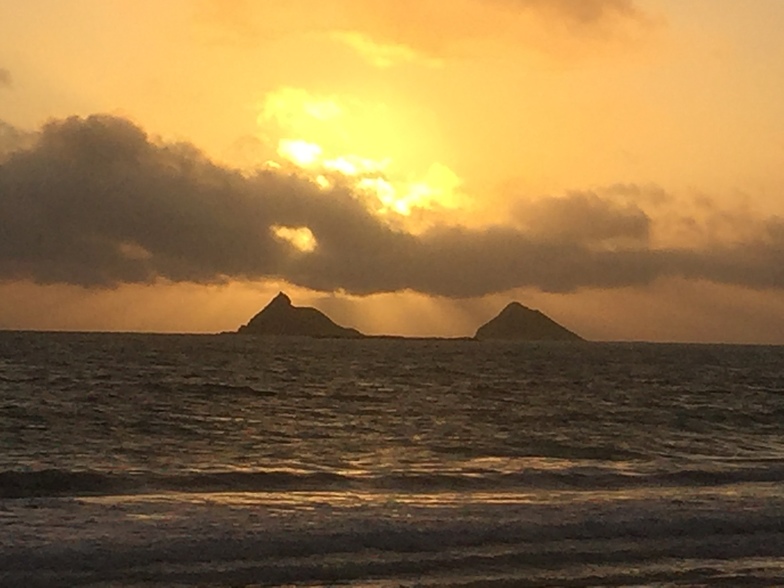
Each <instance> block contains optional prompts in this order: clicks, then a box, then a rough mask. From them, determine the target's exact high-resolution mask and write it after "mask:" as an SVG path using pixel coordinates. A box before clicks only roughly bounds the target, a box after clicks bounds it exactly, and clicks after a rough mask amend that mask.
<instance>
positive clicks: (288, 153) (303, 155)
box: [278, 139, 322, 167]
mask: <svg viewBox="0 0 784 588" xmlns="http://www.w3.org/2000/svg"><path fill="white" fill-rule="evenodd" d="M321 154H322V149H321V147H319V146H318V145H316V144H315V143H309V142H307V141H303V140H302V139H281V140H280V142H279V143H278V155H280V156H281V157H284V158H286V159H288V160H289V161H290V162H292V163H294V164H296V165H298V166H300V167H312V166H314V165H316V164H317V163H319V162H320V160H321Z"/></svg>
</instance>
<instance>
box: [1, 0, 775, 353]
mask: <svg viewBox="0 0 784 588" xmlns="http://www.w3.org/2000/svg"><path fill="white" fill-rule="evenodd" d="M0 23H2V34H1V35H0V301H1V303H0V328H26V329H72V330H84V329H86V330H93V329H101V330H103V329H108V330H144V331H186V332H203V331H206V332H211V331H222V330H234V329H236V328H237V327H238V326H239V325H240V324H241V323H244V322H246V321H247V320H248V318H250V316H252V315H253V314H254V313H255V312H256V311H258V310H259V308H261V307H262V306H263V305H264V304H266V302H267V301H268V300H269V298H271V297H272V296H273V295H274V294H275V293H277V291H278V290H281V289H283V290H285V291H286V292H288V293H289V294H290V296H291V297H292V299H293V301H294V303H295V304H297V305H314V306H316V307H318V308H320V309H322V310H324V311H325V312H327V313H328V314H329V315H330V316H331V317H332V318H333V319H335V320H336V321H337V322H339V323H341V324H344V325H347V326H354V327H356V328H359V329H360V330H362V331H365V332H369V333H398V334H410V335H446V336H452V335H470V334H472V333H473V331H474V330H475V329H476V327H477V326H479V325H480V324H481V323H482V322H484V321H486V320H487V319H489V318H490V317H491V316H492V315H494V314H495V313H497V312H498V310H500V309H501V308H502V307H503V306H504V305H505V304H506V303H507V302H509V301H510V300H518V301H520V302H522V303H523V304H526V305H527V306H530V307H534V308H539V309H541V310H542V311H543V312H545V313H546V314H548V315H550V316H551V317H553V318H554V319H555V320H557V321H558V322H560V323H562V324H564V325H566V326H567V327H569V328H570V329H572V330H574V331H576V332H578V333H580V334H581V335H583V336H585V337H587V338H592V339H601V340H626V339H645V340H655V341H716V342H757V343H778V344H784V100H782V98H781V97H782V96H784V36H782V35H781V31H782V30H784V2H781V1H780V0H754V1H753V2H748V1H745V0H452V1H450V2H445V1H442V0H395V1H392V0H320V1H318V2H316V1H314V0H290V1H288V2H274V1H272V0H256V1H253V0H167V1H166V2H159V1H153V0H134V1H130V0H79V1H77V2H64V1H62V0H27V1H26V2H12V1H3V0H0Z"/></svg>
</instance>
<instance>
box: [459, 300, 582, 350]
mask: <svg viewBox="0 0 784 588" xmlns="http://www.w3.org/2000/svg"><path fill="white" fill-rule="evenodd" d="M474 339H477V340H479V341H485V340H488V339H506V340H515V341H583V338H582V337H580V336H579V335H577V334H576V333H573V332H572V331H570V330H569V329H567V328H566V327H562V326H561V325H559V324H558V323H556V322H555V321H554V320H553V319H551V318H550V317H548V316H545V315H544V314H542V313H541V312H539V311H538V310H531V309H530V308H528V307H526V306H523V305H522V304H520V303H519V302H511V303H510V304H508V305H507V306H506V308H504V309H503V310H502V311H501V312H500V314H499V315H498V316H496V317H495V318H494V319H492V320H490V321H488V322H486V323H485V324H484V325H482V326H481V327H479V329H477V331H476V334H475V335H474Z"/></svg>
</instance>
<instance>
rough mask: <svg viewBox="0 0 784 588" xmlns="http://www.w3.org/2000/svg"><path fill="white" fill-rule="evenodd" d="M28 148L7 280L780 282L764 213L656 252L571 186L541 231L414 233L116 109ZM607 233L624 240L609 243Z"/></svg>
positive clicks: (1, 165) (14, 196)
mask: <svg viewBox="0 0 784 588" xmlns="http://www.w3.org/2000/svg"><path fill="white" fill-rule="evenodd" d="M6 136H7V137H8V136H11V134H10V133H6ZM20 136H21V135H20ZM24 144H25V147H24V148H19V149H17V150H10V151H6V154H5V155H4V156H3V155H2V153H3V151H2V150H0V279H2V280H6V281H8V280H19V279H28V280H33V281H35V282H38V283H67V284H76V285H80V286H85V287H113V286H116V285H118V284H122V283H153V282H155V281H156V280H159V279H165V280H170V281H173V282H195V283H215V282H222V281H225V280H229V279H237V280H245V279H250V280H255V279H263V278H279V279H284V280H286V281H288V282H290V283H293V284H297V285H300V286H304V287H307V288H312V289H315V290H321V291H336V290H343V291H346V292H350V293H355V294H370V293H375V292H389V291H397V290H403V289H410V290H414V291H418V292H423V293H426V294H436V295H443V296H450V297H468V296H478V295H483V294H487V293H491V292H500V291H504V290H507V289H510V288H513V287H519V286H531V287H536V288H540V289H542V290H546V291H554V292H567V291H573V290H576V289H579V288H614V287H622V286H630V285H641V284H646V283H649V282H651V281H652V280H654V279H656V278H658V277H661V276H683V277H686V278H702V279H707V280H711V281H714V282H719V283H731V284H741V285H745V286H749V287H752V288H782V287H784V264H782V260H784V256H783V255H782V254H784V221H782V220H781V219H776V218H773V219H771V220H769V221H768V223H767V225H766V231H765V232H764V234H761V235H760V238H759V240H758V241H756V242H753V243H746V244H742V245H735V246H727V247H726V248H722V249H713V250H710V251H708V250H699V251H698V250H686V249H683V250H680V249H669V250H652V249H649V248H648V247H647V245H646V244H645V243H646V239H645V237H646V235H647V225H648V222H649V219H648V218H647V217H646V216H645V215H644V214H643V213H642V212H641V211H640V210H638V209H636V208H635V207H616V206H612V205H609V204H607V203H606V202H603V201H602V200H601V199H598V198H597V197H596V196H595V195H592V194H590V193H585V194H583V193H577V194H572V195H571V196H569V197H567V198H566V199H560V200H561V201H560V202H558V203H551V204H549V205H548V204H545V205H542V206H540V207H539V208H538V209H536V210H533V212H532V214H534V215H539V216H538V217H536V216H534V218H535V219H538V220H537V221H536V223H534V224H537V225H543V224H544V225H547V223H550V225H551V227H552V230H550V231H549V232H548V231H542V230H533V229H531V230H528V229H522V228H511V227H503V226H494V227H489V228H486V229H482V230H474V229H465V228H455V227H440V228H435V229H432V230H430V231H428V232H426V233H424V234H422V235H412V234H409V233H405V232H401V231H399V230H395V229H394V228H392V227H390V226H389V225H388V224H387V223H385V222H384V221H383V220H381V219H379V218H377V217H376V216H375V215H374V214H372V213H371V212H369V211H368V210H367V209H366V207H365V206H364V205H363V203H362V201H361V199H359V198H357V197H356V196H355V195H354V194H353V193H352V192H351V190H350V189H349V188H335V189H332V190H329V191H323V190H321V189H319V188H318V187H317V186H316V185H315V184H313V183H312V182H310V181H309V180H307V179H306V178H304V177H297V176H295V175H289V174H286V173H283V172H281V171H263V172H259V173H258V174H256V175H255V176H252V177H244V176H243V175H241V174H239V173H237V172H235V171H233V170H230V169H225V168H222V167H220V166H217V165H215V164H213V163H211V162H210V161H209V160H207V159H206V158H205V157H204V156H203V155H201V154H200V153H199V152H198V151H197V150H196V149H194V148H193V147H192V146H190V145H188V144H173V143H159V142H155V141H152V140H151V139H150V138H148V137H147V135H146V134H145V133H144V132H143V131H142V130H141V129H140V128H138V127H137V126H135V125H133V124H132V123H130V122H128V121H126V120H124V119H121V118H114V117H108V116H93V117H89V118H87V119H80V118H75V117H74V118H69V119H66V120H60V121H54V122H51V123H49V124H47V125H46V126H45V127H44V128H43V129H42V130H41V132H40V134H39V135H38V137H37V140H36V141H35V142H34V143H32V144H30V141H25V142H24ZM570 203H571V204H570ZM575 211H577V212H578V213H579V214H577V215H575ZM274 226H289V227H309V228H310V229H311V231H312V232H313V234H314V235H315V237H316V239H317V241H318V246H317V248H316V249H315V251H313V252H311V253H302V252H300V251H298V250H296V249H295V248H293V247H292V246H291V245H290V244H289V243H287V242H285V241H282V240H280V239H279V238H276V237H275V236H274V234H273V231H272V230H271V228H272V227H274ZM617 239H621V240H622V242H623V243H624V245H623V247H618V246H616V247H612V246H608V244H611V243H614V242H615V241H616V240H617Z"/></svg>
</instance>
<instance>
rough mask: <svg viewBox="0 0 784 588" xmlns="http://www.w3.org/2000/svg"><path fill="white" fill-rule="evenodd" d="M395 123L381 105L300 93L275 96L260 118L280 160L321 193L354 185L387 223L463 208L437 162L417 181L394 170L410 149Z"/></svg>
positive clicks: (450, 175) (453, 182)
mask: <svg viewBox="0 0 784 588" xmlns="http://www.w3.org/2000/svg"><path fill="white" fill-rule="evenodd" d="M389 118H390V117H389V113H388V110H387V108H386V107H385V106H383V105H376V106H368V105H366V104H362V103H360V102H359V101H358V100H356V99H349V98H345V97H343V98H340V97H338V96H314V95H311V94H309V93H308V92H306V91H304V90H301V89H297V88H282V89H280V90H277V91H275V92H272V93H270V94H269V95H268V96H267V97H266V99H265V100H264V101H263V104H262V106H261V112H260V114H259V117H258V119H259V125H260V126H263V127H264V128H265V129H269V126H270V123H271V124H272V125H273V126H277V127H278V129H277V130H278V135H279V138H278V139H277V153H278V155H279V156H280V157H281V158H282V159H283V160H285V161H286V162H288V163H289V164H293V165H294V166H296V167H297V168H299V169H300V170H302V171H304V172H306V173H307V174H309V175H311V177H312V179H313V181H314V182H315V183H316V184H317V185H318V186H319V187H320V188H322V189H323V190H328V189H331V188H333V187H334V186H335V185H336V184H343V185H348V186H351V187H352V188H353V189H354V190H356V191H357V193H359V194H361V195H362V196H363V198H366V202H367V205H368V207H369V208H370V209H371V210H373V211H374V212H375V213H377V214H379V215H382V216H384V215H390V214H392V215H395V216H397V217H409V216H411V215H412V213H413V211H414V210H417V209H418V210H425V209H435V208H438V209H440V210H444V209H455V208H457V207H458V206H459V205H460V204H461V196H460V193H459V189H460V186H461V184H462V181H461V179H460V178H459V177H458V176H457V174H456V173H455V172H454V171H452V170H451V169H450V168H449V167H447V166H446V165H444V164H441V163H433V164H431V165H430V166H429V167H428V168H427V169H426V171H425V173H424V175H421V174H420V175H417V176H414V175H413V174H411V173H405V172H403V171H402V170H400V169H398V168H396V167H395V159H394V157H393V154H394V153H395V149H397V150H398V151H400V150H401V149H403V152H405V151H406V150H407V147H408V146H407V145H406V142H405V141H406V139H405V135H404V133H401V132H399V131H397V132H393V125H390V121H389ZM401 137H402V139H401ZM355 149H356V150H360V149H362V150H363V154H362V155H360V154H359V153H357V152H356V151H354V150H355ZM379 154H383V155H381V156H379ZM278 236H280V237H281V238H286V239H288V237H282V235H278ZM304 242H307V240H306V241H304Z"/></svg>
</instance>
